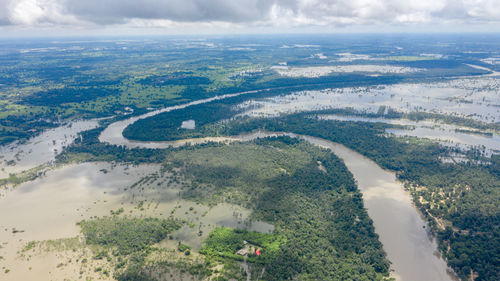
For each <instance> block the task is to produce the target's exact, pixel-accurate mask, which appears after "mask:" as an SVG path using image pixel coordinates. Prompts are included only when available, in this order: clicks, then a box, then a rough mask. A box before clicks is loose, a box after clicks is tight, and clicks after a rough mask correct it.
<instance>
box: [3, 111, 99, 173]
mask: <svg viewBox="0 0 500 281" xmlns="http://www.w3.org/2000/svg"><path fill="white" fill-rule="evenodd" d="M97 125H98V123H97V121H96V120H88V121H76V122H72V123H70V124H69V125H64V126H61V127H57V128H54V129H50V130H47V131H44V132H43V133H41V134H40V135H38V136H36V137H33V138H31V139H30V140H28V141H27V142H26V143H22V144H19V143H17V142H14V143H12V144H9V145H6V146H0V179H1V178H6V177H8V176H9V174H11V173H19V172H22V171H25V170H29V169H31V168H34V167H36V166H38V165H41V164H44V163H47V162H50V161H52V160H54V158H55V156H56V155H57V154H58V153H60V152H61V151H62V149H63V147H64V146H68V145H70V144H71V143H73V141H74V140H75V138H76V137H77V134H78V133H79V132H82V131H85V130H90V129H93V128H95V127H97Z"/></svg>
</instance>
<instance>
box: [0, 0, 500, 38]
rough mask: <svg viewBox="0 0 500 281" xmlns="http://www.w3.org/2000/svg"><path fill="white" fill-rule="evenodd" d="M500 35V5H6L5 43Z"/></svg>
mask: <svg viewBox="0 0 500 281" xmlns="http://www.w3.org/2000/svg"><path fill="white" fill-rule="evenodd" d="M439 31H441V32H491V31H500V0H348V1H346V0H0V36H16V35H18V36H22V35H37V36H57V35H106V34H115V35H116V34H123V35H126V34H131V35H138V34H186V33H196V34H200V33H202V34H203V33H206V34H210V33H307V32H314V33H321V32H334V33H335V32H338V33H341V32H439Z"/></svg>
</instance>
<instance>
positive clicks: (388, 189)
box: [99, 100, 455, 281]
mask: <svg viewBox="0 0 500 281" xmlns="http://www.w3.org/2000/svg"><path fill="white" fill-rule="evenodd" d="M209 101H210V100H202V101H198V102H195V103H190V104H186V105H181V106H175V107H169V108H165V109H163V110H158V111H154V112H150V113H148V114H144V115H141V116H138V117H134V118H130V119H127V120H124V121H119V122H116V123H113V124H111V125H110V126H109V127H108V128H106V129H105V130H104V131H103V132H102V133H101V135H100V136H99V140H100V141H101V142H107V143H110V144H115V145H123V146H126V147H129V148H137V147H142V148H166V147H170V146H181V145H185V144H199V143H205V142H209V141H216V142H232V141H249V140H253V139H256V138H261V137H268V136H282V135H287V136H290V137H295V138H300V139H303V140H306V141H308V142H310V143H312V144H314V145H317V146H320V147H324V148H327V149H329V150H331V151H332V152H333V153H335V154H336V155H337V156H338V157H339V158H341V159H342V160H343V161H344V163H345V164H346V166H347V168H348V169H349V170H350V171H351V173H352V174H353V176H354V178H355V179H356V181H357V183H358V187H359V189H360V191H361V192H362V193H363V198H364V204H365V207H366V208H367V211H368V214H369V216H370V217H371V218H372V219H373V221H374V225H375V231H376V232H377V234H378V235H379V236H380V241H381V242H382V244H383V247H384V250H385V251H386V252H387V256H388V258H389V260H390V261H391V262H392V269H393V272H392V276H393V277H394V278H395V279H396V280H404V281H421V280H433V281H440V280H443V281H444V280H446V281H451V280H455V278H454V276H453V274H452V273H451V272H450V270H449V268H448V267H447V265H446V262H445V261H444V260H443V259H442V258H440V256H439V253H438V251H437V244H436V242H435V241H434V239H433V238H432V237H431V236H430V235H429V233H428V232H427V231H426V228H425V227H426V222H425V220H424V219H423V218H422V216H421V214H420V213H419V212H418V210H417V209H416V208H415V206H414V205H413V203H412V198H411V196H410V195H409V194H408V193H407V192H406V191H405V190H404V188H403V185H402V183H401V182H399V181H397V180H396V177H395V174H394V173H393V172H390V171H386V170H384V169H382V168H381V167H380V166H378V165H377V164H376V163H374V162H373V161H371V160H370V159H368V158H366V157H364V156H363V155H361V154H359V153H357V152H355V151H353V150H351V149H349V148H347V147H345V146H343V145H341V144H337V143H333V142H330V141H327V140H324V139H319V138H315V137H311V136H304V135H296V134H293V133H285V132H281V133H269V132H262V131H258V132H254V133H251V134H245V135H239V136H231V137H208V138H199V139H186V140H179V141H174V142H167V141H165V142H141V141H131V140H128V139H126V138H125V137H123V135H122V132H123V130H124V129H125V128H126V127H127V126H128V125H130V124H133V123H134V122H135V121H137V120H139V119H144V118H147V117H150V116H153V115H156V114H159V113H161V112H167V111H171V110H176V109H179V108H185V107H188V106H190V105H193V104H200V103H204V102H209Z"/></svg>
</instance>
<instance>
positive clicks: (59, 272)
mask: <svg viewBox="0 0 500 281" xmlns="http://www.w3.org/2000/svg"><path fill="white" fill-rule="evenodd" d="M143 178H147V179H148V180H147V181H143V183H142V184H136V185H134V183H136V182H138V181H139V180H140V179H143ZM169 178H170V175H169V174H162V173H160V166H159V165H140V166H132V165H113V164H109V163H85V164H78V165H70V166H66V167H63V168H61V169H57V170H52V171H50V172H48V173H47V175H46V176H44V177H41V178H38V179H37V180H35V181H33V182H28V183H25V184H22V185H20V186H19V187H18V188H16V189H15V190H13V191H11V192H9V193H7V195H6V196H5V197H4V198H2V199H1V200H2V201H1V204H0V229H1V231H0V243H2V244H1V246H2V247H0V256H2V257H3V259H2V266H3V267H5V268H4V269H8V270H9V273H8V274H6V275H3V273H2V277H1V279H2V280H64V279H67V278H69V279H74V278H75V277H76V276H78V275H80V273H78V272H79V271H80V270H81V264H80V265H79V264H77V263H75V262H74V261H75V260H76V259H78V258H80V259H81V258H82V252H81V251H82V249H78V251H75V252H71V251H70V252H68V251H59V252H58V251H55V252H49V251H47V252H40V253H38V254H36V255H30V256H25V255H23V253H22V251H21V249H23V247H25V246H26V245H27V243H28V242H30V241H43V240H54V239H60V238H71V237H76V236H77V235H78V234H79V227H78V226H77V225H76V223H77V222H78V221H81V220H84V219H89V218H92V217H96V216H97V217H102V216H106V215H110V211H112V210H114V211H116V210H118V209H120V208H123V209H124V214H126V215H129V216H133V217H144V216H145V217H149V216H152V217H163V218H167V217H169V216H170V215H171V214H173V216H174V217H177V218H181V219H185V220H187V221H188V222H189V224H190V225H194V227H190V226H185V227H183V228H181V229H180V230H179V231H177V232H174V233H173V235H174V237H175V239H174V240H175V241H177V240H182V241H183V242H184V243H186V244H188V245H190V246H191V247H193V248H194V249H199V248H200V246H201V242H202V241H203V240H204V239H205V238H206V237H207V235H208V234H209V233H210V231H211V230H212V229H213V228H215V226H228V227H240V228H248V229H251V230H256V231H261V232H266V233H267V232H270V231H272V230H273V226H272V225H270V224H267V223H264V222H259V221H249V220H248V216H249V215H250V210H247V209H245V208H242V207H239V206H235V205H231V204H219V205H217V206H215V207H212V208H209V207H207V206H204V205H200V204H197V203H195V202H192V201H186V200H183V199H181V198H180V196H179V194H180V190H181V185H180V184H176V183H172V182H170V181H168V179H169ZM200 233H201V235H200ZM83 251H84V250H83ZM71 260H73V263H72V262H71ZM59 264H66V266H64V267H63V266H58V265H59ZM90 276H92V275H90Z"/></svg>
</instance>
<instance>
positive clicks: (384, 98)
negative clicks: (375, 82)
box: [240, 77, 500, 123]
mask: <svg viewBox="0 0 500 281" xmlns="http://www.w3.org/2000/svg"><path fill="white" fill-rule="evenodd" d="M499 91H500V80H498V79H495V78H492V77H481V78H468V79H456V80H449V81H446V82H439V83H428V84H396V85H390V86H375V87H359V88H340V89H326V90H320V91H302V92H297V93H293V94H290V95H283V96H279V97H274V98H268V99H263V100H252V101H248V102H244V103H243V104H241V105H240V108H242V109H245V110H246V112H245V113H244V114H243V115H249V116H276V115H279V114H285V113H294V112H301V111H310V110H320V109H332V108H346V107H349V108H353V109H355V110H359V111H361V112H369V113H375V112H377V111H378V110H379V108H380V107H381V106H386V107H390V108H392V109H394V110H397V111H401V112H405V113H408V112H414V111H422V112H430V113H440V114H448V115H451V116H459V117H467V118H472V119H475V120H480V121H484V122H488V123H494V122H499V121H500V99H499V98H498V97H499V96H500V92H499Z"/></svg>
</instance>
